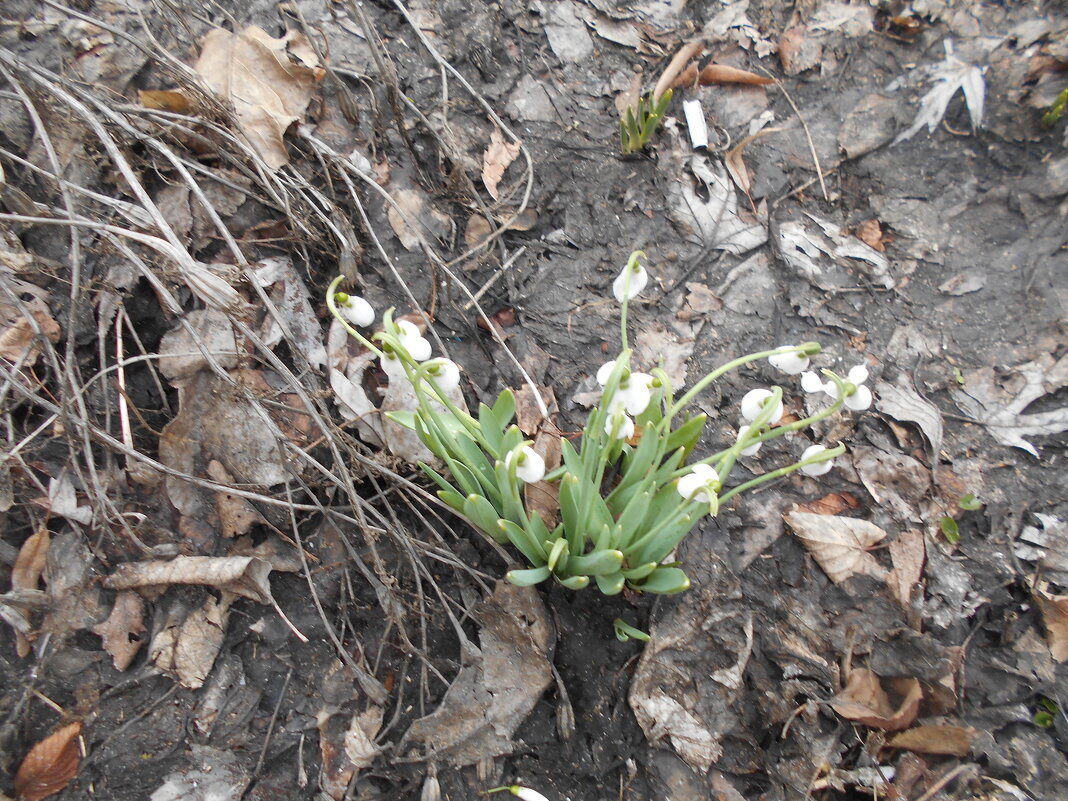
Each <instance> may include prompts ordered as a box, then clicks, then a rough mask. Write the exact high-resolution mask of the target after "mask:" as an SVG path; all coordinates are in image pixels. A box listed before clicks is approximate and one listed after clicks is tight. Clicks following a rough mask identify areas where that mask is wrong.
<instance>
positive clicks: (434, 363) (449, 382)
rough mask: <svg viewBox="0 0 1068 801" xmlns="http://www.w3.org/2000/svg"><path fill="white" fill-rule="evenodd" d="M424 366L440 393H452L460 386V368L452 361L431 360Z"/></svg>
mask: <svg viewBox="0 0 1068 801" xmlns="http://www.w3.org/2000/svg"><path fill="white" fill-rule="evenodd" d="M424 366H427V367H428V369H427V373H428V375H429V376H430V377H431V378H433V379H434V383H436V384H437V385H438V389H440V390H441V391H442V392H452V390H454V389H456V388H457V387H458V386H460V368H459V366H458V365H457V364H456V362H454V361H453V360H452V359H444V358H437V359H431V360H430V361H428V362H427V363H426V365H424Z"/></svg>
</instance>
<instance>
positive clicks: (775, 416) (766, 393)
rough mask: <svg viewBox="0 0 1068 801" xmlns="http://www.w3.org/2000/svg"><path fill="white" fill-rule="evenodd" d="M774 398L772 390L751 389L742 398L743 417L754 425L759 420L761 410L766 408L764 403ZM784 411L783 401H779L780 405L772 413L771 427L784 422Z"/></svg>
mask: <svg viewBox="0 0 1068 801" xmlns="http://www.w3.org/2000/svg"><path fill="white" fill-rule="evenodd" d="M771 396H772V392H771V390H770V389H751V390H749V391H748V392H747V393H745V395H743V396H742V404H741V406H742V417H744V418H745V419H746V421H747V422H749V423H752V422H753V421H754V420H756V419H757V416H758V415H759V414H760V411H761V409H763V408H764V402H765V401H767V399H768V398H770V397H771ZM783 411H784V408H783V405H782V401H781V400H780V401H779V405H778V406H776V407H775V411H774V412H772V414H771V418H770V419H769V420H768V424H769V425H774V424H775V423H777V422H779V421H780V420H782V413H783Z"/></svg>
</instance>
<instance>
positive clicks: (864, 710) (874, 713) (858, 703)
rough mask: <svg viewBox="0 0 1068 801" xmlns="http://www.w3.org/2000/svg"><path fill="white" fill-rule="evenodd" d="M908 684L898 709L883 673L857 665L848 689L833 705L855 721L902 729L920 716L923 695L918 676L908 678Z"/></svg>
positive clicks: (906, 680)
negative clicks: (876, 673)
mask: <svg viewBox="0 0 1068 801" xmlns="http://www.w3.org/2000/svg"><path fill="white" fill-rule="evenodd" d="M904 684H905V692H904V693H903V694H904V699H903V700H902V701H901V703H900V704H899V705H898V707H897V708H896V709H895V708H894V707H893V705H892V704H891V703H890V697H889V696H888V695H887V694H886V690H884V689H883V687H882V684H881V683H880V682H879V677H878V676H876V675H875V674H874V673H873V672H872V671H870V670H868V669H867V668H854V669H853V672H852V673H851V674H850V675H849V681H848V682H847V683H846V687H845V689H844V690H842V692H840V693H838V695H836V696H835V697H834V698H833V699H831V702H830V704H831V708H832V709H833V710H834V711H835V712H837V713H838V714H839V715H841V716H842V717H843V718H845V719H846V720H851V721H853V722H854V723H862V724H863V725H865V726H868V727H870V728H873V729H883V730H885V731H902V730H903V729H907V728H908V727H909V726H911V725H912V724H913V722H914V721H915V720H916V715H917V713H918V712H919V709H920V701H921V700H922V698H923V690H922V689H921V687H920V682H919V681H918V680H917V679H914V678H910V679H905V680H904Z"/></svg>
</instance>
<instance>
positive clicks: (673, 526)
mask: <svg viewBox="0 0 1068 801" xmlns="http://www.w3.org/2000/svg"><path fill="white" fill-rule="evenodd" d="M696 524H697V519H696V518H695V517H694V514H693V513H692V512H689V513H687V514H685V515H683V516H682V517H681V518H679V519H677V520H676V521H674V522H669V523H667V524H666V525H663V526H661V527H660V528H657V529H654V530H653V531H651V532H649V534H647V535H646V537H645V538H643V539H642V540H638V541H636V542H634V543H633V544H632V545H631V547H630V549H628V550H627V551H626V554H627V559H628V560H629V561H630V562H631V563H633V564H638V565H641V564H645V563H646V562H659V561H660V560H662V559H663V558H664V557H666V556H667V555H668V554H669V553H671V552H672V551H673V550H675V546H676V545H678V544H679V542H681V541H682V538H683V537H685V536H686V535H687V534H689V533H690V531H691V529H693V527H694V526H695V525H696Z"/></svg>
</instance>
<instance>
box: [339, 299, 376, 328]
mask: <svg viewBox="0 0 1068 801" xmlns="http://www.w3.org/2000/svg"><path fill="white" fill-rule="evenodd" d="M334 299H335V300H336V301H337V310H338V312H340V314H341V316H342V317H344V318H345V319H346V320H348V321H349V322H350V323H352V324H353V325H355V326H360V327H361V328H366V327H367V326H369V325H371V323H373V322H374V321H375V310H374V308H373V307H372V306H371V304H370V303H368V302H367V301H366V300H364V299H363V298H361V297H360V296H359V295H349V294H347V293H345V292H338V293H337V294H336V295H334Z"/></svg>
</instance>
